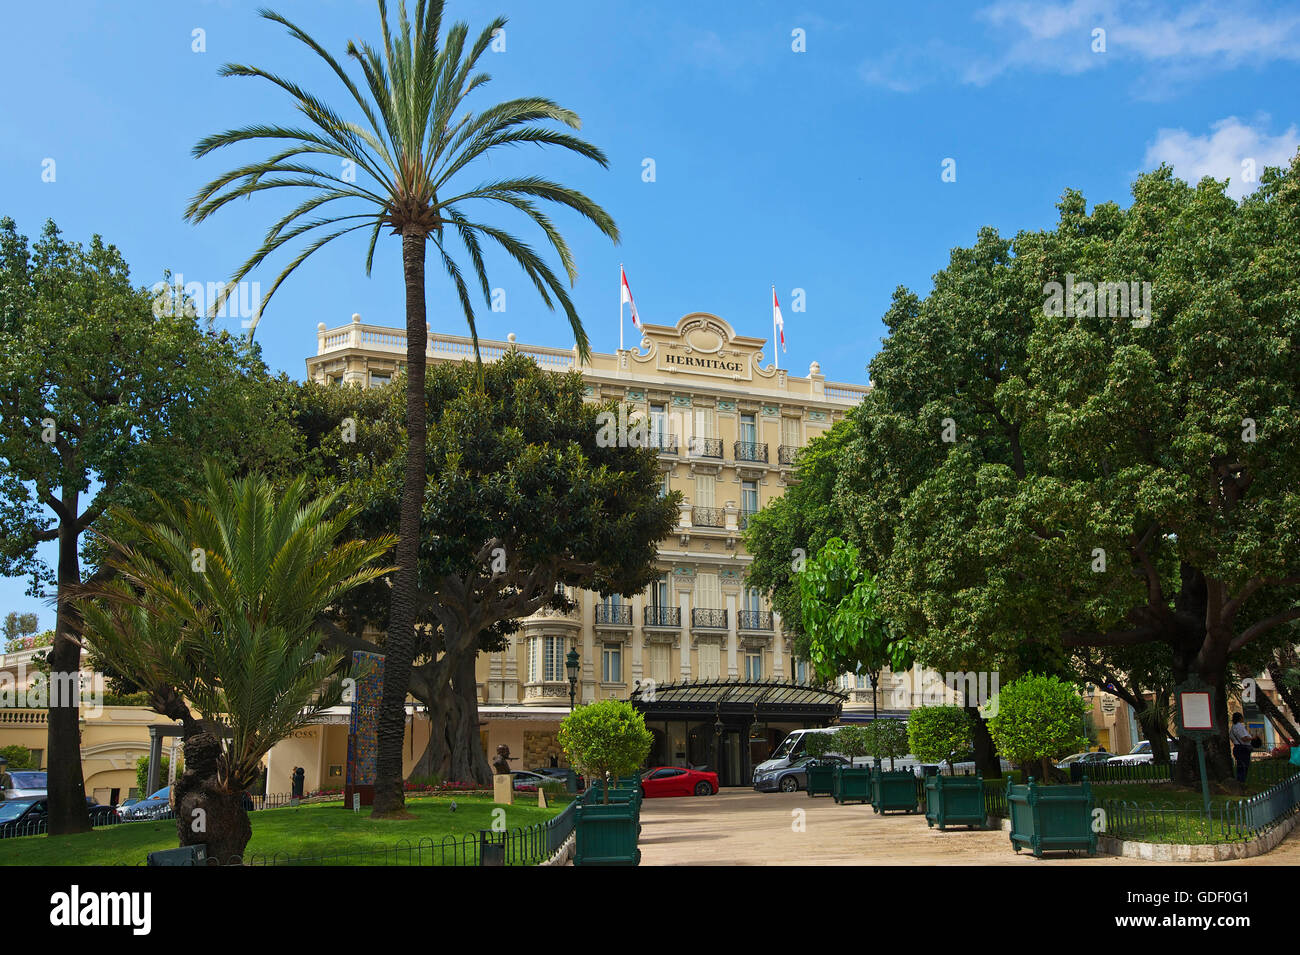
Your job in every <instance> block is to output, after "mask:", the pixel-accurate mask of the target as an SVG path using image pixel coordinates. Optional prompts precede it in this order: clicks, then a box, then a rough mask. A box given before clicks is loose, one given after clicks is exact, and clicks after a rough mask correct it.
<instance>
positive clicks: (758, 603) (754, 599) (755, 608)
mask: <svg viewBox="0 0 1300 955" xmlns="http://www.w3.org/2000/svg"><path fill="white" fill-rule="evenodd" d="M740 599H741V609H743V610H748V611H751V612H753V613H758V612H759V611H760V610H762V609H763V597H762V595H761V594H760V593H759V592H758V590H757V589H756V588H754V587H746V588H745V590H744V593H743V594H742V595H741V598H740Z"/></svg>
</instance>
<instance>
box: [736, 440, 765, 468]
mask: <svg viewBox="0 0 1300 955" xmlns="http://www.w3.org/2000/svg"><path fill="white" fill-rule="evenodd" d="M735 447H736V460H737V461H759V462H762V463H763V464H766V463H767V445H766V444H760V443H757V442H754V441H737V442H736V445H735Z"/></svg>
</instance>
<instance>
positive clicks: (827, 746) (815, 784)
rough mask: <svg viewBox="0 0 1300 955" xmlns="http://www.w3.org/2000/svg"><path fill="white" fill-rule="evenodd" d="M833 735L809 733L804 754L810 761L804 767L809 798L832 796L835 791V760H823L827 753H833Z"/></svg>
mask: <svg viewBox="0 0 1300 955" xmlns="http://www.w3.org/2000/svg"><path fill="white" fill-rule="evenodd" d="M834 737H835V734H834V733H809V734H808V742H807V743H806V744H805V745H804V752H805V753H807V754H808V755H809V756H810V757H812V759H810V760H809V761H808V763H807V765H806V766H805V767H804V776H805V778H806V780H807V787H808V795H809V796H832V795H834V792H835V789H834V786H835V760H833V759H827V760H823V759H822V757H824V756H825V755H826V754H827V753H830V752H833V751H834V749H835V745H834Z"/></svg>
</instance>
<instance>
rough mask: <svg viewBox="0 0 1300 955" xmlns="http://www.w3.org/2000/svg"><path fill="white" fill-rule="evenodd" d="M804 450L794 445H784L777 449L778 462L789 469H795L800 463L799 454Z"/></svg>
mask: <svg viewBox="0 0 1300 955" xmlns="http://www.w3.org/2000/svg"><path fill="white" fill-rule="evenodd" d="M802 450H803V448H800V447H797V446H795V445H792V444H783V445H781V446H780V447H778V448H777V449H776V460H777V462H778V463H780V464H784V465H786V466H787V467H794V466H795V465H796V464H798V463H799V452H800V451H802Z"/></svg>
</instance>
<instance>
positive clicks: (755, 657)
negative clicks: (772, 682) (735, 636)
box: [745, 653, 763, 683]
mask: <svg viewBox="0 0 1300 955" xmlns="http://www.w3.org/2000/svg"><path fill="white" fill-rule="evenodd" d="M761 679H763V654H761V653H746V654H745V680H746V681H748V682H750V683H754V682H757V681H758V680H761Z"/></svg>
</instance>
